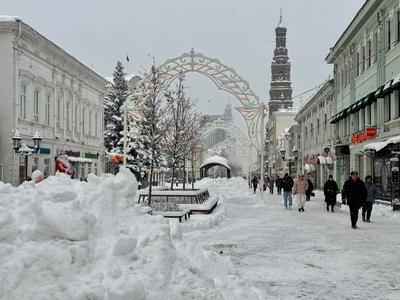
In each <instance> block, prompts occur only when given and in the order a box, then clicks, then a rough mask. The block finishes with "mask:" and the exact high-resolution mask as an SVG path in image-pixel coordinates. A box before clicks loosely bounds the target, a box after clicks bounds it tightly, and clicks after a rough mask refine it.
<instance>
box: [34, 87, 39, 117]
mask: <svg viewBox="0 0 400 300" xmlns="http://www.w3.org/2000/svg"><path fill="white" fill-rule="evenodd" d="M33 120H34V121H35V122H39V90H37V89H35V90H34V91H33Z"/></svg>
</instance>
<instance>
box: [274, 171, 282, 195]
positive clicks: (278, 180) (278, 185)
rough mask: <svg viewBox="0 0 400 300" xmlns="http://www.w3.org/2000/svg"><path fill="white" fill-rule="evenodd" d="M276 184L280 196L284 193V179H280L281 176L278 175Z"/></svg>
mask: <svg viewBox="0 0 400 300" xmlns="http://www.w3.org/2000/svg"><path fill="white" fill-rule="evenodd" d="M275 184H276V189H277V190H278V195H280V194H281V191H282V178H280V177H279V175H276V180H275Z"/></svg>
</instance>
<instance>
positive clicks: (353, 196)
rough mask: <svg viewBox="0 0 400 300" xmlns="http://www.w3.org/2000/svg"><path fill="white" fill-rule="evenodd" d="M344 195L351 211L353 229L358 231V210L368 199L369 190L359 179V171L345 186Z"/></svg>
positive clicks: (351, 176)
mask: <svg viewBox="0 0 400 300" xmlns="http://www.w3.org/2000/svg"><path fill="white" fill-rule="evenodd" d="M342 194H343V196H344V197H345V198H346V200H347V205H348V206H349V209H350V219H351V228H353V229H357V220H358V210H359V209H360V207H361V206H363V203H364V201H365V200H366V198H367V188H366V187H365V184H364V182H363V181H362V180H361V179H360V178H358V172H357V171H352V172H351V174H350V177H349V179H347V180H346V182H345V183H344V185H343V192H342Z"/></svg>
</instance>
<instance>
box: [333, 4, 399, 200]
mask: <svg viewBox="0 0 400 300" xmlns="http://www.w3.org/2000/svg"><path fill="white" fill-rule="evenodd" d="M399 42H400V5H399V2H398V1H391V0H382V1H372V0H368V1H366V2H365V4H364V5H363V6H362V8H361V9H360V10H359V11H358V13H357V15H356V16H355V17H354V19H353V20H352V22H351V23H350V25H349V26H348V27H347V29H346V30H345V32H344V33H343V34H342V36H341V37H340V38H339V40H338V41H337V42H336V44H335V45H334V47H333V48H331V51H330V52H329V54H328V56H327V57H326V61H327V62H328V63H330V64H333V65H334V76H335V92H334V95H335V97H334V105H333V107H334V115H333V117H332V119H331V123H332V124H333V126H334V128H335V130H334V132H335V136H334V143H335V154H336V161H335V170H336V177H337V178H338V181H339V183H340V184H343V181H344V180H345V179H346V177H347V176H348V175H349V172H350V171H351V170H353V169H355V170H358V171H359V173H360V175H361V177H364V176H366V175H370V174H372V175H373V177H374V180H375V182H376V184H377V187H378V196H379V198H380V199H386V200H387V201H392V202H393V201H398V199H399V188H398V186H399V183H398V182H399V176H398V159H399V158H398V155H397V154H396V152H395V151H397V150H399V149H398V143H395V142H396V139H395V138H396V137H397V136H398V135H399V134H400V104H399V85H400V76H399V75H400V44H399ZM393 139H394V140H393ZM388 141H392V142H390V143H389V142H388ZM393 141H394V142H393ZM376 142H378V143H383V144H380V145H381V146H380V147H378V148H376V147H375V145H376ZM385 143H387V144H386V145H385Z"/></svg>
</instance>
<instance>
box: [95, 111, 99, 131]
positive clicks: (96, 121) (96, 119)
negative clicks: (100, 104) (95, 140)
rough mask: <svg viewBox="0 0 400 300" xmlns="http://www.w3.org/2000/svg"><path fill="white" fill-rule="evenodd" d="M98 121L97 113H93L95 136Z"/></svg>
mask: <svg viewBox="0 0 400 300" xmlns="http://www.w3.org/2000/svg"><path fill="white" fill-rule="evenodd" d="M98 122H99V121H98V115H97V114H95V115H94V131H95V136H97V135H98V131H97V130H98V129H97V127H98V125H99V123H98Z"/></svg>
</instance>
